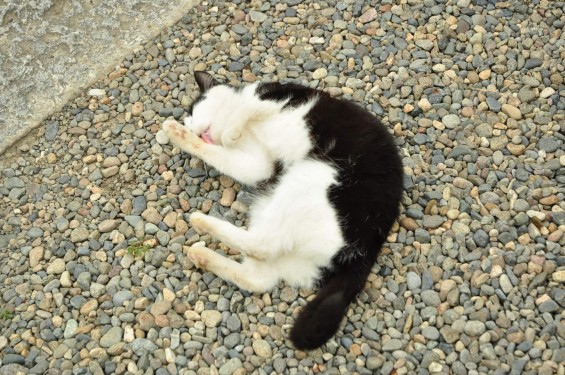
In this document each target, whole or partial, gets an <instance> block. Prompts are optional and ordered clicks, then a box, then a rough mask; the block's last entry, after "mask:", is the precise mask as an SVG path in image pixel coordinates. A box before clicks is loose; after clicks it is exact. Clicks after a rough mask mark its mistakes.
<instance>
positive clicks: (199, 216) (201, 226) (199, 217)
mask: <svg viewBox="0 0 565 375" xmlns="http://www.w3.org/2000/svg"><path fill="white" fill-rule="evenodd" d="M206 218H207V215H205V214H203V213H202V212H194V213H192V214H191V215H190V219H189V221H190V224H192V228H193V229H194V230H195V231H196V233H198V234H204V233H208V232H209V230H208V223H207V220H206Z"/></svg>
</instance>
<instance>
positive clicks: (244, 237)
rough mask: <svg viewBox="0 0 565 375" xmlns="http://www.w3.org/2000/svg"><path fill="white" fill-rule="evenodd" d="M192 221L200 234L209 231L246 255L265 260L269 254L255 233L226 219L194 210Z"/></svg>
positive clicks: (191, 216)
mask: <svg viewBox="0 0 565 375" xmlns="http://www.w3.org/2000/svg"><path fill="white" fill-rule="evenodd" d="M190 223H191V224H192V227H193V228H194V230H195V231H196V232H198V233H199V234H202V233H209V234H211V235H212V236H213V237H215V238H217V239H218V240H220V241H221V242H223V243H224V244H225V245H227V246H229V247H230V248H232V249H236V250H239V251H240V252H241V253H242V254H243V255H245V256H248V257H251V258H255V259H258V260H265V259H267V256H268V255H269V254H267V252H265V251H264V250H262V249H261V245H260V243H259V240H258V239H257V238H256V236H255V235H254V234H253V233H251V232H249V231H247V230H245V229H243V228H239V227H236V226H235V225H233V224H231V223H229V222H227V221H225V220H221V219H218V218H216V217H213V216H209V215H206V214H203V213H202V212H194V213H193V214H191V215H190Z"/></svg>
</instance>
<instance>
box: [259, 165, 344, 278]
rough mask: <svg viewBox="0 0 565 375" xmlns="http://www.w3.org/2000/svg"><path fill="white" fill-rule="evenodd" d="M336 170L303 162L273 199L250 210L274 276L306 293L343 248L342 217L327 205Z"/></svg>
mask: <svg viewBox="0 0 565 375" xmlns="http://www.w3.org/2000/svg"><path fill="white" fill-rule="evenodd" d="M335 176H336V170H335V169H334V168H333V167H332V166H330V165H328V164H326V163H323V162H320V161H316V160H311V159H309V160H303V161H300V162H297V163H295V164H293V165H292V166H290V167H289V168H288V169H287V170H286V171H285V173H284V175H283V176H281V180H280V182H279V183H278V185H277V187H276V188H275V190H274V191H273V193H272V194H271V195H269V196H266V197H262V198H261V199H260V200H259V201H258V202H257V203H256V204H255V205H254V206H252V207H251V212H250V217H251V219H250V225H249V231H250V232H253V233H254V234H255V235H257V236H258V237H260V238H261V247H262V248H263V249H264V251H266V252H269V253H270V255H271V256H270V257H269V261H272V262H273V264H272V265H271V267H273V271H275V270H276V272H277V273H278V274H279V276H280V278H281V279H284V280H285V281H287V282H288V283H290V284H293V285H297V286H303V287H307V286H310V285H311V283H312V281H313V280H315V279H316V278H317V277H318V276H319V269H320V268H321V267H326V266H328V265H329V264H330V261H331V259H332V257H333V256H334V255H335V254H336V252H338V251H339V250H340V249H341V248H342V247H343V245H344V240H343V236H342V233H341V228H340V226H339V221H338V216H337V213H336V211H335V209H334V208H333V207H332V206H331V204H330V202H329V200H328V189H329V187H330V186H331V185H332V184H335V183H336V180H335Z"/></svg>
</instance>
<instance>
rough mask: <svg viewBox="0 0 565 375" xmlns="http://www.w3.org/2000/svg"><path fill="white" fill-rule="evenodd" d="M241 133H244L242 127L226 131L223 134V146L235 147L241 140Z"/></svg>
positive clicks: (233, 127) (234, 127)
mask: <svg viewBox="0 0 565 375" xmlns="http://www.w3.org/2000/svg"><path fill="white" fill-rule="evenodd" d="M241 132H242V127H241V126H237V125H236V126H232V127H231V128H229V129H226V130H225V131H224V132H223V133H222V145H224V146H231V145H233V144H234V143H235V142H237V140H238V139H239V138H241Z"/></svg>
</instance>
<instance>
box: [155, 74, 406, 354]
mask: <svg viewBox="0 0 565 375" xmlns="http://www.w3.org/2000/svg"><path fill="white" fill-rule="evenodd" d="M195 78H196V81H197V83H198V86H199V87H200V89H201V92H202V95H201V96H200V97H199V98H198V99H197V100H196V101H195V102H194V104H193V107H192V111H191V115H190V116H189V117H187V118H186V119H185V126H182V125H180V124H178V123H176V122H175V121H166V122H165V123H164V124H163V129H164V130H165V132H166V133H167V135H168V136H169V138H170V140H171V141H172V143H173V144H174V145H175V146H177V147H179V148H180V149H181V150H183V151H186V152H189V153H190V154H192V155H194V156H196V157H198V158H200V159H202V160H203V161H204V162H206V163H207V164H210V165H212V166H213V167H215V168H216V169H218V170H219V171H220V172H222V173H224V174H226V175H229V176H231V177H233V178H234V179H236V180H238V181H240V182H242V183H243V184H246V185H249V186H252V187H255V189H256V191H257V198H256V200H255V201H254V202H253V203H252V204H251V206H250V210H249V213H248V215H249V225H248V228H247V229H243V228H238V227H236V226H234V225H232V224H230V223H228V222H226V221H223V220H221V219H218V218H215V217H211V216H208V215H204V214H202V213H200V212H196V213H193V214H192V215H191V217H190V222H191V224H192V226H193V227H194V228H195V230H197V231H198V232H200V233H202V232H206V233H210V234H211V235H212V236H213V237H215V238H217V239H219V240H220V241H222V242H223V243H224V244H226V245H228V246H229V247H231V248H234V249H236V250H239V251H240V252H241V254H242V255H243V261H242V263H238V262H236V261H235V260H232V259H229V258H227V257H224V256H222V255H220V254H218V253H216V252H214V251H212V250H210V249H207V248H205V247H192V248H190V250H189V257H190V258H191V260H192V261H193V262H194V263H195V264H196V265H197V266H199V267H203V268H206V269H208V270H209V271H211V272H213V273H215V274H217V275H218V276H220V277H222V278H223V279H225V280H227V281H230V282H232V283H234V284H236V285H237V286H238V287H240V288H242V289H245V290H248V291H251V292H257V293H262V292H265V291H268V290H270V289H271V288H273V287H274V286H275V285H276V284H277V283H278V282H279V281H280V280H284V281H285V282H287V283H289V284H291V285H292V286H295V287H306V288H311V287H314V286H320V287H321V289H320V290H319V291H318V294H317V295H316V297H315V298H314V299H313V300H312V301H310V302H309V303H308V304H307V305H306V306H305V308H304V309H303V310H302V311H301V313H300V314H299V316H298V317H297V320H296V323H295V325H294V327H293V328H292V330H291V333H290V338H291V340H292V342H293V343H294V345H295V346H296V347H297V348H299V349H305V350H306V349H314V348H317V347H319V346H321V345H323V344H324V343H325V342H326V341H327V340H328V339H330V338H331V337H332V336H333V335H334V334H335V333H336V331H337V330H338V328H339V324H340V322H341V320H342V318H343V316H344V314H345V312H346V310H347V307H348V305H349V304H350V303H351V302H352V300H353V299H354V298H355V296H356V295H357V294H358V293H359V292H360V291H361V290H362V289H363V287H364V285H365V281H366V279H367V277H368V274H369V272H370V270H371V267H372V265H373V264H374V262H375V259H376V257H377V255H378V253H379V251H380V249H381V247H382V245H383V243H384V242H385V240H386V237H387V235H388V232H389V230H390V228H391V227H392V224H393V222H394V220H395V219H396V217H397V216H398V211H399V202H400V198H401V194H402V180H403V179H402V164H401V160H400V158H399V155H398V151H397V148H396V146H395V144H394V141H393V138H392V136H391V135H390V134H389V133H388V131H387V129H386V128H385V127H384V126H383V125H381V124H380V122H379V121H378V120H377V119H376V118H375V117H374V116H373V115H371V114H370V113H369V112H367V111H365V110H364V109H362V108H360V107H358V106H357V105H355V104H353V103H351V102H348V101H344V100H338V99H334V98H332V97H330V96H329V95H327V94H326V93H323V92H321V91H317V90H313V89H309V88H306V87H303V86H299V85H295V84H285V85H283V84H278V83H264V84H252V85H249V86H245V87H243V88H232V87H229V86H227V85H219V84H217V83H216V82H215V81H214V80H213V78H212V77H211V76H210V75H209V74H208V73H204V72H197V73H195Z"/></svg>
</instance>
